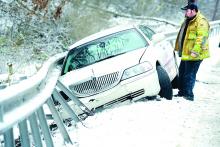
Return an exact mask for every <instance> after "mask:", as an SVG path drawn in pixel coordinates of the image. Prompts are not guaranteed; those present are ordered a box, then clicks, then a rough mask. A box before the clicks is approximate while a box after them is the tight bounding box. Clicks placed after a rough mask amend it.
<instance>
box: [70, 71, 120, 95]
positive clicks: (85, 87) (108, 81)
mask: <svg viewBox="0 0 220 147" xmlns="http://www.w3.org/2000/svg"><path fill="white" fill-rule="evenodd" d="M118 81H119V72H114V73H111V74H107V75H103V76H100V77H94V78H92V79H90V80H88V81H85V82H83V83H79V84H76V85H71V86H70V87H69V88H70V89H71V90H72V91H73V92H74V93H75V94H77V95H81V96H88V95H94V94H97V93H99V92H101V91H105V90H107V89H110V88H112V87H113V86H115V85H116V84H117V83H118Z"/></svg>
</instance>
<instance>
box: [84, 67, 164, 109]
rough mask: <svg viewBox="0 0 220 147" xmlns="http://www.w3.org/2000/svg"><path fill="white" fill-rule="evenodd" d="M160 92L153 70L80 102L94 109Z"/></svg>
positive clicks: (156, 76)
mask: <svg viewBox="0 0 220 147" xmlns="http://www.w3.org/2000/svg"><path fill="white" fill-rule="evenodd" d="M159 91H160V85H159V81H158V75H157V72H156V71H154V70H152V71H149V72H147V73H144V74H141V75H138V76H135V77H132V78H129V79H126V80H123V81H120V82H119V84H117V85H116V86H115V87H113V88H111V89H109V90H107V91H104V92H102V93H99V94H96V95H93V96H90V97H86V98H80V100H81V101H82V102H83V103H84V104H85V105H86V106H87V107H88V108H89V109H94V108H97V107H100V106H102V105H105V104H111V103H113V102H114V101H115V102H116V101H117V100H118V101H120V100H123V99H126V97H130V98H132V99H135V100H137V99H140V98H143V97H146V96H154V95H157V94H158V93H159Z"/></svg>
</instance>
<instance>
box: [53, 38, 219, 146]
mask: <svg viewBox="0 0 220 147" xmlns="http://www.w3.org/2000/svg"><path fill="white" fill-rule="evenodd" d="M210 44H211V55H212V57H211V58H209V59H207V60H206V61H204V62H203V63H202V65H201V68H200V70H199V73H198V81H197V82H196V85H195V89H194V93H195V101H193V102H192V101H187V100H185V99H183V98H182V97H176V98H174V99H173V100H171V101H168V100H165V99H161V101H147V100H143V101H139V102H135V103H129V104H121V105H120V106H119V105H118V106H114V107H113V108H111V109H106V110H104V111H102V112H99V113H97V114H96V115H94V116H91V117H88V118H87V119H86V120H85V121H83V122H82V123H83V124H84V125H82V124H81V123H79V124H76V127H70V128H68V131H69V132H70V137H71V139H72V141H73V142H75V143H74V145H66V146H68V147H70V146H71V147H72V146H73V147H75V146H77V147H113V146H114V147H146V146H151V147H219V146H220V127H219V126H220V92H219V88H220V79H219V78H218V76H219V74H220V64H219V63H220V57H219V52H220V48H218V47H217V45H218V44H217V42H216V41H214V39H212V40H211V41H210ZM216 57H217V58H216ZM213 70H214V72H213ZM215 78H216V79H215ZM176 92H177V91H176V90H174V93H176ZM56 132H58V130H56ZM56 132H54V141H55V144H56V146H65V145H64V144H63V142H62V139H61V136H60V134H59V133H56Z"/></svg>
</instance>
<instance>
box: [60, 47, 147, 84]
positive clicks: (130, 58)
mask: <svg viewBox="0 0 220 147" xmlns="http://www.w3.org/2000/svg"><path fill="white" fill-rule="evenodd" d="M144 52H145V48H142V49H138V50H134V51H130V52H127V53H124V54H121V55H118V56H115V57H112V58H110V59H106V60H103V61H101V62H97V63H95V64H92V65H89V66H86V67H83V68H80V69H76V70H73V71H70V72H68V73H66V74H65V75H62V76H61V77H60V81H61V82H62V83H63V84H64V85H66V86H69V85H72V84H77V83H82V82H84V81H88V80H91V79H92V78H94V77H100V76H104V75H107V74H111V73H115V72H119V74H122V73H123V71H124V70H125V69H127V68H129V67H132V66H134V65H137V64H138V63H139V61H140V59H141V57H142V55H143V54H144Z"/></svg>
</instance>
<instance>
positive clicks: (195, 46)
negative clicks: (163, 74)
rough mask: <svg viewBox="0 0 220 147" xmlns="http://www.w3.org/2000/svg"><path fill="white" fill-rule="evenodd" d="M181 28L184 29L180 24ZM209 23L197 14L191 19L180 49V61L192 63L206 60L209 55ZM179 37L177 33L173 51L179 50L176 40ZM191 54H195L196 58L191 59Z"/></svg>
mask: <svg viewBox="0 0 220 147" xmlns="http://www.w3.org/2000/svg"><path fill="white" fill-rule="evenodd" d="M181 27H184V25H183V24H182V26H181ZM209 28H210V26H209V23H208V21H207V19H206V18H205V17H204V16H203V15H202V14H201V13H200V12H198V13H197V14H196V17H195V18H194V19H192V20H191V21H190V22H189V24H188V27H187V30H186V35H185V39H184V42H183V47H182V57H181V59H182V60H185V61H193V60H203V59H205V58H208V57H209V56H210V55H209V43H208V36H209ZM179 36H180V32H179V33H178V36H177V39H176V44H175V50H176V51H178V50H180V45H179V43H178V40H179V39H180V38H179ZM191 53H195V54H196V55H197V56H196V57H192V56H191Z"/></svg>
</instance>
